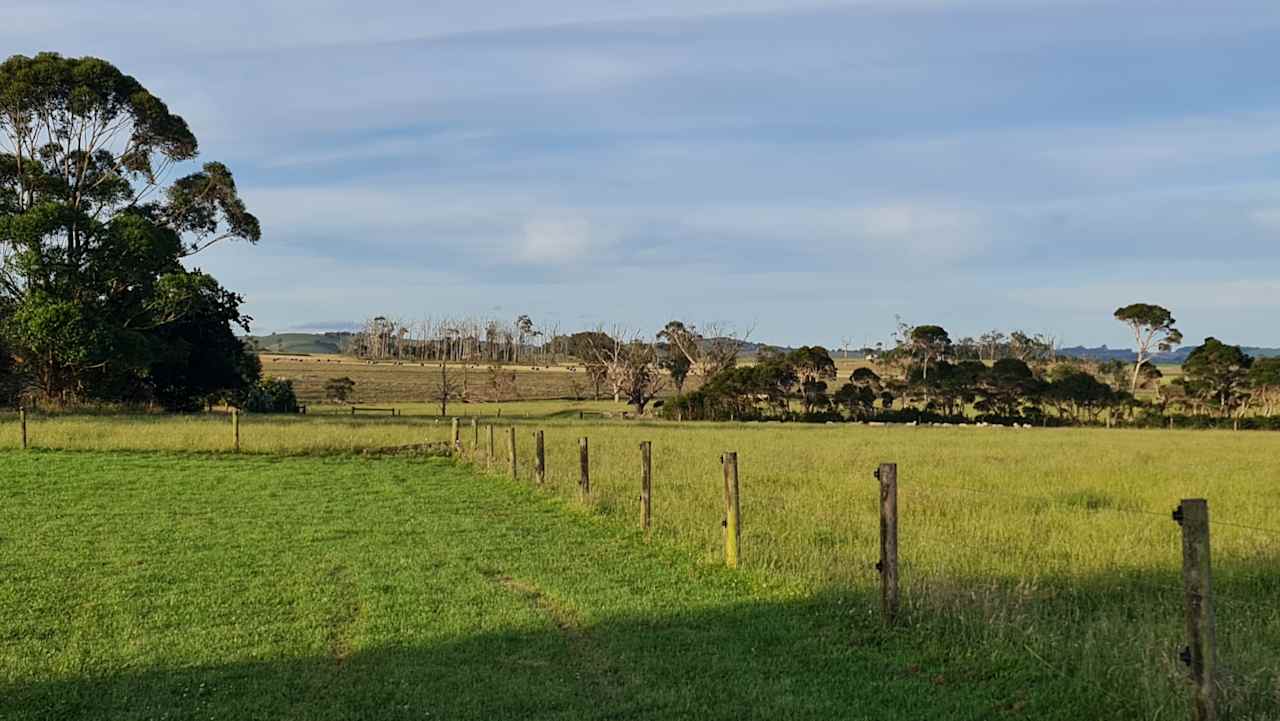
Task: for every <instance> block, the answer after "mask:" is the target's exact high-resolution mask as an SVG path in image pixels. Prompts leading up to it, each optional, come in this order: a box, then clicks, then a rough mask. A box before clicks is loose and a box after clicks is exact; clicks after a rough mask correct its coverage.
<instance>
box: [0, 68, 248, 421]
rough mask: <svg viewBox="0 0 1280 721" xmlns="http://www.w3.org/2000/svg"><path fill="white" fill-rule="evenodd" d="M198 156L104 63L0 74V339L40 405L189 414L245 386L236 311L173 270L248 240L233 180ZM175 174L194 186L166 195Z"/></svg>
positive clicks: (164, 111)
mask: <svg viewBox="0 0 1280 721" xmlns="http://www.w3.org/2000/svg"><path fill="white" fill-rule="evenodd" d="M197 150H198V145H197V142H196V137H195V135H193V134H192V132H191V130H190V128H188V127H187V123H186V122H185V121H184V120H183V119H182V118H181V117H179V116H178V115H175V114H174V113H172V112H170V111H169V108H168V107H167V106H166V105H165V103H164V102H162V101H161V100H160V98H158V97H156V96H155V95H152V94H151V92H149V91H148V90H147V89H146V88H145V87H143V86H142V85H141V84H140V83H139V82H138V81H137V80H135V79H134V78H132V77H130V76H128V75H125V74H124V73H122V72H121V71H120V70H118V69H117V68H116V67H114V66H113V65H112V64H111V63H108V62H106V61H104V60H100V59H97V58H91V57H85V58H67V57H62V56H60V55H57V54H54V53H42V54H39V55H36V56H35V57H24V56H21V55H17V56H14V57H11V58H9V59H8V60H7V61H5V62H4V63H3V64H0V334H2V335H3V338H4V340H5V341H6V342H7V345H8V346H9V348H10V351H11V352H12V354H13V356H14V360H15V362H16V363H17V364H18V365H19V366H20V367H21V368H22V370H23V371H24V373H25V374H26V375H27V377H28V378H29V379H30V382H31V383H32V384H33V385H34V387H35V388H36V389H38V390H39V391H40V392H41V393H43V394H44V395H45V396H46V397H48V398H52V399H69V398H70V399H80V398H109V399H125V400H141V399H151V400H157V401H159V402H162V403H164V404H165V405H167V406H170V407H190V406H192V405H194V404H196V403H198V402H199V401H200V400H202V399H204V398H206V397H208V396H209V395H211V394H213V393H215V392H219V391H223V390H235V389H238V388H240V387H242V386H243V385H244V384H245V383H246V382H248V381H249V380H251V379H252V377H254V376H255V375H256V372H257V371H256V367H255V363H254V361H253V360H252V359H250V358H249V357H247V356H246V354H245V352H244V350H243V348H242V345H241V344H240V342H239V341H238V340H237V339H236V338H235V335H234V327H235V326H240V327H243V328H246V329H247V327H248V326H247V323H248V318H247V317H245V316H243V315H242V314H241V312H240V303H241V300H242V299H241V298H240V296H238V295H236V294H235V293H232V292H230V291H228V290H226V289H224V288H223V287H222V286H220V285H219V284H218V283H217V281H215V280H214V279H213V278H212V277H210V276H209V275H207V274H205V273H202V272H200V271H199V270H189V269H187V268H186V267H185V266H184V265H183V260H184V259H187V258H190V257H191V256H193V255H195V254H197V253H199V252H200V251H202V250H204V249H206V248H208V247H209V246H211V245H213V244H214V243H218V242H220V241H223V240H229V239H238V240H244V241H248V242H251V243H253V242H257V241H258V239H259V237H260V235H261V230H260V228H259V225H258V220H257V219H256V218H255V217H254V216H253V215H252V214H250V213H249V212H248V210H246V208H245V205H244V203H243V202H242V201H241V200H240V198H239V196H238V194H237V192H236V186H235V182H234V180H233V179H232V176H231V172H230V171H229V170H228V169H227V167H226V166H224V165H222V164H221V163H216V162H210V163H205V164H204V165H203V166H196V165H194V164H193V163H191V162H190V161H193V160H194V159H195V158H196V156H197ZM179 168H181V169H184V170H186V171H188V172H189V171H194V172H189V174H187V175H184V176H182V177H180V178H178V179H176V180H172V181H171V182H170V181H168V180H167V177H168V176H169V175H170V173H171V172H173V171H176V170H177V169H179ZM174 174H176V173H174Z"/></svg>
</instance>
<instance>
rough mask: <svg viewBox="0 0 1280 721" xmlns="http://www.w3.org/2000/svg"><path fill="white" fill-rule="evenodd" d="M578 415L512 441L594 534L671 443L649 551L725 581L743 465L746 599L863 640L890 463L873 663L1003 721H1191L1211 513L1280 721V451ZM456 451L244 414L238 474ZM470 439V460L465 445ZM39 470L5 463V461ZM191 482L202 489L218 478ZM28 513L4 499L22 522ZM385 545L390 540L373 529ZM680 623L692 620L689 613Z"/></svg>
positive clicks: (157, 440)
mask: <svg viewBox="0 0 1280 721" xmlns="http://www.w3.org/2000/svg"><path fill="white" fill-rule="evenodd" d="M569 407H570V406H561V408H560V410H557V409H556V407H555V406H549V407H546V408H544V409H542V410H544V411H545V412H544V413H543V414H542V416H541V417H538V416H537V415H536V414H535V415H534V416H533V417H530V418H527V419H526V418H517V419H509V418H508V417H506V416H505V415H504V418H503V419H501V420H502V422H503V423H504V424H507V423H514V427H516V429H517V439H518V443H519V448H518V452H519V461H520V466H521V479H520V480H521V482H522V483H527V482H528V477H529V462H530V453H531V450H532V443H531V433H532V431H533V430H534V429H535V428H542V429H544V430H545V433H546V439H547V450H548V468H549V474H550V477H549V483H548V485H547V488H546V489H545V492H544V493H542V494H538V495H539V496H540V497H545V496H559V497H560V500H559V502H560V503H563V504H564V506H563V507H564V508H567V509H574V508H580V509H581V511H582V512H583V513H582V514H581V515H582V517H583V518H592V517H598V518H600V519H602V522H603V523H605V524H606V526H607V528H609V529H613V530H611V531H610V532H611V533H620V534H622V536H623V537H627V534H626V533H625V532H623V531H621V530H619V529H623V528H626V527H634V526H635V525H636V522H637V513H638V509H637V504H636V500H635V499H636V496H637V494H638V490H639V452H638V444H639V442H640V441H641V440H649V441H652V442H653V444H654V452H653V459H654V476H655V481H654V503H653V505H654V518H655V521H654V524H655V525H654V530H653V533H652V548H653V549H654V550H655V552H657V551H661V552H663V553H666V552H670V553H679V554H684V555H685V556H687V558H688V560H689V562H690V563H691V564H692V566H691V567H692V568H695V569H697V571H696V573H698V574H702V573H707V574H712V575H713V576H714V575H715V574H713V573H712V569H713V568H714V567H715V566H717V565H718V563H719V556H720V552H721V551H720V549H721V540H720V528H719V524H720V518H721V509H722V500H721V497H720V480H719V479H720V470H719V465H718V460H717V459H718V456H719V454H720V453H721V452H722V451H725V450H735V451H737V452H738V453H739V456H740V474H741V478H742V504H743V519H744V535H743V557H744V569H743V570H742V572H741V573H742V575H743V577H744V578H750V579H753V580H752V581H751V584H755V585H753V586H752V587H751V588H752V590H751V591H750V594H764V596H762V598H765V597H768V598H772V596H769V594H772V593H779V594H782V595H783V596H786V597H787V598H790V599H796V600H803V599H807V600H803V602H802V605H804V604H809V603H813V604H817V605H818V606H822V607H829V606H831V605H833V604H834V605H836V606H839V605H840V604H846V605H845V606H844V608H845V609H846V611H845V613H846V615H847V616H848V619H849V623H853V624H855V626H856V627H857V628H859V629H861V628H863V627H864V626H865V628H866V629H871V628H874V627H875V624H874V616H875V605H874V602H873V601H872V600H871V594H872V593H873V591H874V587H875V583H876V579H877V576H876V574H875V571H874V570H873V568H872V564H873V563H874V561H875V559H876V553H877V538H878V535H877V534H878V525H877V517H876V510H875V508H876V484H875V481H874V479H873V478H872V476H871V471H872V470H873V469H874V467H875V465H876V464H877V463H879V462H881V461H894V462H897V463H898V464H899V468H900V482H901V500H900V506H901V511H902V531H901V534H902V558H903V576H904V578H903V582H904V592H905V595H904V602H905V604H906V623H905V625H904V628H903V629H902V630H900V631H898V632H895V633H893V634H889V636H888V638H889V639H890V640H889V641H886V640H885V638H882V637H881V636H876V637H875V638H876V639H877V640H875V641H874V644H877V645H878V644H882V643H890V644H891V645H893V644H899V643H901V644H905V646H903V648H906V649H909V651H903V653H907V655H908V656H912V654H914V656H912V657H913V658H915V659H916V660H915V661H911V662H910V663H912V664H915V663H919V664H923V665H924V666H928V665H930V664H933V665H934V666H936V667H938V668H940V669H943V671H941V672H940V673H942V674H943V676H944V678H951V676H950V675H948V674H960V675H961V677H963V678H965V679H967V680H966V683H970V684H973V685H975V687H977V688H982V689H987V691H986V692H988V693H991V694H994V695H995V696H999V697H1000V698H1001V703H1005V704H1007V708H1005V711H1010V710H1011V709H1012V710H1015V711H1016V710H1018V709H1024V708H1038V709H1040V710H1041V712H1040V713H1038V714H1037V715H1036V716H1034V717H1039V718H1044V717H1047V716H1050V715H1053V714H1052V713H1050V712H1048V711H1046V709H1059V710H1061V711H1063V712H1064V713H1065V712H1066V711H1067V710H1070V709H1072V708H1073V707H1072V706H1071V703H1074V702H1070V701H1069V700H1068V699H1071V698H1072V695H1071V694H1073V693H1074V694H1076V695H1078V696H1080V697H1086V696H1087V697H1088V699H1089V701H1088V703H1095V704H1099V705H1098V706H1097V707H1096V710H1097V711H1098V713H1095V714H1093V715H1090V714H1083V713H1082V714H1081V715H1080V716H1077V717H1080V718H1087V717H1108V718H1135V719H1138V718H1141V719H1160V718H1179V717H1182V715H1183V711H1184V708H1185V697H1186V694H1185V692H1184V686H1183V677H1184V671H1183V669H1182V668H1181V667H1180V665H1179V663H1178V662H1177V660H1176V652H1177V649H1178V648H1179V647H1180V646H1181V645H1182V643H1183V640H1182V638H1183V632H1182V628H1181V623H1182V622H1181V594H1180V581H1179V575H1178V574H1179V540H1178V539H1179V530H1178V527H1177V525H1176V524H1174V523H1173V522H1172V521H1171V520H1170V518H1169V512H1170V511H1171V510H1172V508H1173V507H1174V506H1175V505H1176V504H1177V502H1178V500H1179V499H1180V498H1185V497H1206V498H1208V499H1209V500H1210V506H1211V513H1212V517H1213V520H1214V524H1215V525H1214V537H1213V543H1214V550H1213V554H1214V565H1215V578H1214V581H1215V588H1216V592H1217V594H1218V596H1217V598H1218V607H1217V616H1218V630H1219V640H1220V654H1221V657H1222V664H1223V667H1224V669H1225V672H1224V673H1223V698H1224V699H1225V700H1226V705H1227V707H1228V708H1229V710H1230V711H1231V712H1232V713H1234V716H1232V717H1233V718H1237V719H1264V718H1280V650H1278V649H1280V530H1278V529H1280V485H1277V484H1276V481H1275V479H1276V478H1277V477H1280V455H1277V453H1276V450H1277V447H1276V440H1275V439H1274V436H1272V435H1271V434H1267V433H1247V432H1241V433H1231V432H1194V431H1106V430H1097V429H1095V430H1081V429H1071V430H1040V429H1036V430H1013V429H1002V428H985V429H971V428H966V429H961V428H905V427H904V428H890V427H885V428H874V427H862V426H848V425H838V426H801V425H789V424H788V425H781V424H742V425H729V424H724V425H716V424H683V425H681V424H671V423H656V422H644V423H639V422H623V421H590V422H580V421H578V420H577V419H576V413H573V412H570V413H565V412H563V411H564V410H567V409H568V408H569ZM492 420H496V419H492ZM481 422H486V421H481ZM500 430H502V431H505V425H504V426H503V427H502V428H501V429H500ZM30 431H31V437H32V441H33V444H35V445H37V446H41V447H53V448H67V449H84V450H90V449H93V450H108V449H134V450H147V449H151V450H165V451H177V450H182V451H193V450H207V451H219V450H221V451H225V450H226V449H228V447H229V444H230V425H229V423H228V422H227V421H226V419H225V418H211V417H203V416H196V417H190V418H172V417H155V418H134V419H106V418H94V417H74V416H73V417H57V418H35V419H33V420H32V422H31V426H30ZM447 434H448V426H447V424H439V423H436V422H435V421H434V419H430V418H420V417H412V416H410V417H402V418H394V419H393V418H363V417H360V418H356V419H351V418H349V417H341V416H316V417H289V418H271V419H268V418H263V417H254V416H247V417H245V419H244V423H243V426H242V439H243V448H244V450H245V452H246V454H247V455H249V459H248V460H244V461H237V462H244V463H250V462H258V461H260V462H261V463H262V464H264V465H263V466H261V467H263V468H272V467H274V468H279V469H281V470H282V471H287V472H288V473H289V475H288V476H287V477H286V478H287V479H288V483H287V484H286V487H288V488H291V487H293V486H292V485H291V484H293V480H292V479H293V477H294V476H293V473H294V471H293V469H294V468H295V464H301V465H300V466H298V467H299V468H306V467H307V464H311V463H319V464H321V465H322V466H323V464H324V463H332V464H339V465H341V464H344V463H351V464H354V465H353V466H352V468H354V469H356V470H351V471H347V470H342V471H341V472H342V473H354V474H356V475H357V476H359V474H361V473H364V474H365V476H368V475H369V474H370V472H369V471H360V470H359V469H360V468H365V467H367V468H375V467H394V464H393V465H392V466H378V465H377V464H381V463H393V462H391V461H384V460H362V459H329V458H322V459H302V458H295V459H287V460H286V459H283V458H281V457H280V454H316V453H330V452H333V451H359V450H364V449H372V448H382V447H389V446H397V445H405V444H409V443H420V442H423V441H443V440H445V439H446V438H447ZM581 436H588V437H589V438H590V441H591V450H592V483H593V498H592V499H591V500H590V502H589V503H588V504H586V505H585V506H583V505H581V504H579V503H578V502H577V500H576V498H575V496H576V482H577V477H578V458H577V454H578V450H577V449H578V438H579V437H581ZM463 438H464V440H465V445H466V446H467V447H468V449H469V448H470V446H471V444H472V436H471V432H470V429H469V427H467V428H464V433H463ZM486 438H487V436H486V435H485V434H484V433H481V447H480V449H479V452H478V453H477V454H476V455H475V456H474V458H475V460H476V461H477V464H478V465H479V466H480V467H481V468H483V467H484V466H486V465H487V464H488V459H487V458H486V455H487V453H486V452H487V448H486V447H485V446H486V442H485V441H486ZM504 439H505V436H504V435H503V434H502V433H499V434H498V442H499V452H498V458H497V459H496V463H495V464H494V465H495V466H496V467H498V468H501V467H503V466H505V462H506V458H505V450H504V449H505V444H504ZM16 442H17V436H16V429H15V427H14V424H12V423H6V424H5V426H4V428H3V429H0V447H3V448H13V447H14V446H16ZM55 455H56V454H55ZM45 456H46V454H44V453H38V454H35V456H34V457H36V458H41V457H45ZM71 457H73V458H75V457H81V456H77V455H75V454H72V456H71ZM83 457H87V458H92V459H101V458H107V456H97V455H89V456H83ZM21 458H23V456H21V454H9V456H8V460H7V462H8V463H14V462H17V461H15V460H14V459H21ZM166 458H167V457H166ZM233 460H234V459H220V458H217V457H207V458H205V457H201V458H196V459H193V460H192V461H191V462H192V463H197V462H198V463H206V462H208V463H217V462H228V463H229V462H232V461H233ZM91 462H93V463H97V462H101V461H100V460H94V461H91ZM166 462H168V461H166ZM172 462H173V463H174V464H178V465H181V464H180V463H179V461H177V460H174V461H172ZM185 462H186V461H183V463H185ZM399 462H403V463H408V464H410V465H412V462H410V461H399ZM419 463H421V462H419ZM359 464H372V465H370V466H361V465H359ZM336 467H337V466H335V468H336ZM214 468H218V466H216V465H215V466H214ZM344 469H345V467H344ZM299 472H300V473H304V472H303V471H299ZM335 472H337V471H335ZM173 473H174V474H176V475H182V474H181V473H179V472H178V471H174V472H173ZM188 475H190V476H193V477H196V482H198V480H199V477H200V475H201V471H199V470H192V471H190V472H189V473H188ZM206 475H207V474H206ZM304 475H305V473H304ZM184 477H185V476H184ZM210 477H211V478H219V477H220V476H217V475H216V474H215V475H214V476H210ZM206 480H207V479H206ZM258 483H259V484H260V485H261V487H262V489H263V492H268V491H270V489H272V488H273V487H275V485H276V483H275V482H274V481H273V480H271V479H270V478H269V477H267V476H264V477H263V478H260V479H259V480H258ZM215 485H216V484H215ZM6 488H7V489H10V490H9V491H7V492H12V491H11V489H12V486H7V487H6ZM280 492H281V493H284V492H285V491H283V490H282V491H280ZM29 493H34V491H29ZM34 497H35V496H33V497H32V498H34ZM334 498H335V499H339V498H341V495H340V494H338V495H335V496H334ZM19 500H20V501H21V500H22V499H19ZM544 500H545V501H546V502H551V501H550V500H547V499H545V498H544ZM314 502H316V501H315V500H314V499H312V500H308V501H307V502H300V504H299V508H300V509H305V508H307V507H309V505H311V504H312V503H314ZM530 502H532V501H530ZM542 502H543V501H538V503H542ZM325 503H326V504H332V503H337V504H339V505H342V506H343V507H347V508H350V507H351V504H350V503H347V504H345V505H343V503H342V501H340V500H332V501H325ZM19 505H20V504H19ZM112 505H113V504H107V505H105V506H104V508H110V507H112ZM13 506H14V502H13V499H12V498H11V497H6V501H5V503H4V508H5V509H10V508H12V507H13ZM164 507H165V506H164V504H163V503H160V504H158V505H157V508H158V509H163V508H164ZM325 507H330V506H329V505H326V506H325ZM50 512H51V513H54V514H55V515H56V511H54V510H52V509H50ZM361 512H362V511H361ZM571 515H572V514H571ZM575 517H576V516H575ZM501 518H503V519H507V520H510V519H509V518H508V516H507V515H505V514H504V515H501ZM389 523H392V524H394V523H395V522H394V521H389ZM368 527H369V529H370V532H382V530H385V528H386V527H384V526H383V525H382V524H381V523H380V522H379V521H378V520H377V519H374V518H370V519H369V521H368ZM379 529H381V530H379ZM601 532H603V531H601ZM14 537H15V538H16V537H19V536H18V535H15V536H14ZM4 548H6V547H5V546H0V549H4ZM570 555H572V554H570ZM6 562H8V561H7V560H6ZM691 572H692V571H691ZM762 589H768V590H767V592H766V590H762ZM768 603H773V601H771V600H770V601H768ZM673 604H674V605H673V607H672V608H673V610H678V609H680V608H681V605H680V603H679V602H678V600H677V601H673ZM858 633H862V631H858ZM682 648H683V647H682ZM895 648H896V646H895ZM895 653H897V651H895ZM922 667H923V666H922ZM1010 669H1013V670H1014V671H1011V670H1010ZM1010 674H1013V675H1012V676H1011V675H1010ZM1018 674H1034V675H1035V677H1036V679H1037V680H1036V681H1035V682H1034V688H1031V687H1028V688H1027V689H1026V690H1025V692H1024V694H1023V695H1022V696H1020V697H1016V698H1014V697H1011V696H1008V695H1007V694H1005V691H1004V690H1007V688H1008V687H1007V686H1006V684H1007V683H1009V682H1010V679H1011V678H1014V679H1016V678H1018ZM1050 679H1058V680H1057V681H1051V680H1050ZM815 683H816V682H815ZM1017 683H1022V684H1023V685H1026V683H1023V682H1017ZM993 689H1004V690H1001V691H999V692H997V691H995V690H993ZM1068 690H1071V691H1070V693H1068ZM1020 704H1021V705H1020ZM1055 704H1061V706H1058V705H1055ZM1103 709H1106V712H1105V713H1103V712H1102V711H1103ZM1077 711H1078V709H1077ZM1001 713H1004V712H1001ZM854 717H857V716H854ZM871 717H875V716H874V715H872V716H871ZM917 717H919V716H917ZM954 717H955V718H966V717H968V718H978V717H983V716H982V715H981V714H976V713H975V714H972V715H965V714H960V715H958V716H954ZM992 717H1000V715H999V714H997V715H995V716H992ZM1064 717H1065V716H1064Z"/></svg>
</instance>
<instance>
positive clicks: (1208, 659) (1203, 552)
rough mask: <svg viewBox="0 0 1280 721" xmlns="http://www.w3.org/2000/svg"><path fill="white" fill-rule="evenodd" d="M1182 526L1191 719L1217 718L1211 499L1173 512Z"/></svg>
mask: <svg viewBox="0 0 1280 721" xmlns="http://www.w3.org/2000/svg"><path fill="white" fill-rule="evenodd" d="M1173 520H1175V521H1177V522H1178V524H1179V525H1180V526H1182V591H1183V599H1184V600H1183V603H1184V608H1185V611H1186V613H1185V616H1186V626H1187V647H1186V648H1184V649H1183V650H1182V660H1183V662H1184V663H1186V664H1187V666H1188V667H1189V668H1190V669H1191V718H1192V720H1193V721H1214V720H1215V719H1217V718H1218V699H1217V688H1216V686H1215V683H1216V680H1215V678H1214V676H1215V671H1216V667H1217V665H1218V649H1217V639H1216V637H1215V636H1216V634H1215V631H1214V621H1213V589H1212V584H1211V583H1210V579H1211V576H1212V573H1211V571H1210V566H1209V502H1208V501H1206V500H1204V499H1203V498H1187V499H1183V501H1182V503H1181V504H1180V505H1179V506H1178V508H1177V510H1175V511H1174V512H1173Z"/></svg>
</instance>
